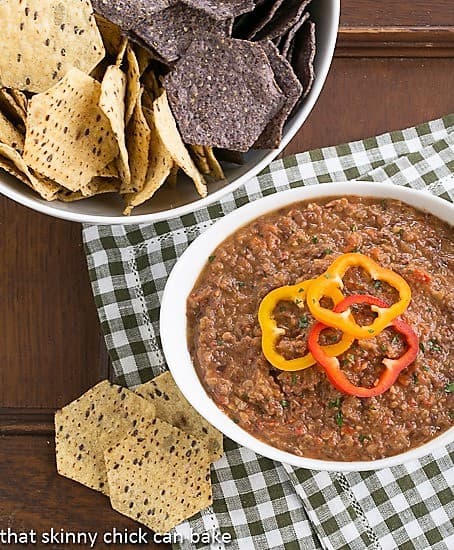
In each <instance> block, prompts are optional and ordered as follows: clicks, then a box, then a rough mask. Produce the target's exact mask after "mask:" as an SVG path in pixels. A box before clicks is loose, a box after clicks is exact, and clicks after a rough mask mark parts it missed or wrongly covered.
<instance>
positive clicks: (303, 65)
mask: <svg viewBox="0 0 454 550" xmlns="http://www.w3.org/2000/svg"><path fill="white" fill-rule="evenodd" d="M294 42H295V47H294V50H293V55H292V59H291V63H292V67H293V70H294V71H295V74H296V76H297V77H298V79H299V81H300V82H301V84H302V85H303V88H304V91H303V95H302V96H301V99H304V98H305V97H306V96H307V94H308V93H309V92H310V90H311V88H312V84H313V83H314V80H315V70H314V58H315V53H316V42H315V23H314V22H313V21H310V20H309V21H306V22H305V23H304V25H303V26H302V27H301V29H300V30H299V31H298V32H297V33H296V35H295V41H294Z"/></svg>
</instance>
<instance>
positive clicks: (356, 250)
mask: <svg viewBox="0 0 454 550" xmlns="http://www.w3.org/2000/svg"><path fill="white" fill-rule="evenodd" d="M360 250H361V247H359V246H355V248H354V249H353V250H352V252H359V251H360Z"/></svg>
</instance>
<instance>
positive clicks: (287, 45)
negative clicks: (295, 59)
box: [279, 11, 310, 59]
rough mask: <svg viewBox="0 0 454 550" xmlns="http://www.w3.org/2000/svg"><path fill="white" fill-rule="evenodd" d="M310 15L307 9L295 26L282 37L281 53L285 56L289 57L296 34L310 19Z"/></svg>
mask: <svg viewBox="0 0 454 550" xmlns="http://www.w3.org/2000/svg"><path fill="white" fill-rule="evenodd" d="M309 17H310V14H309V12H307V11H306V12H305V13H303V15H302V16H301V17H300V19H299V21H297V23H295V25H293V27H292V28H291V29H290V30H289V31H288V33H287V34H286V35H285V36H284V37H282V39H281V40H280V44H279V51H280V52H281V55H283V56H284V57H287V56H288V55H289V52H290V50H291V48H292V45H293V43H294V42H293V39H294V38H295V34H296V33H297V32H298V31H299V30H300V28H301V27H302V26H303V25H304V23H305V22H306V21H307V20H308V19H309ZM287 59H288V57H287Z"/></svg>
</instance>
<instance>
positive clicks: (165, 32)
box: [132, 2, 232, 65]
mask: <svg viewBox="0 0 454 550" xmlns="http://www.w3.org/2000/svg"><path fill="white" fill-rule="evenodd" d="M231 24H232V21H231V19H225V20H221V21H219V20H217V19H214V18H212V17H210V16H209V15H208V14H207V13H206V12H204V11H202V10H198V9H194V8H190V7H189V6H186V5H184V4H183V3H181V2H178V3H176V4H175V5H172V6H170V7H168V8H166V9H164V10H162V11H159V12H157V13H154V14H153V15H152V16H151V17H149V18H148V19H147V20H144V21H139V22H138V23H137V25H136V26H135V27H134V29H133V33H134V36H136V37H138V38H139V39H140V40H141V42H142V45H146V46H147V47H148V48H151V50H152V51H153V52H156V54H157V56H158V59H159V60H160V61H162V62H164V63H166V64H168V65H169V64H172V63H174V62H175V61H177V60H178V59H179V58H180V56H181V55H182V54H183V53H184V52H185V51H186V49H187V48H188V46H189V45H190V43H191V42H192V41H193V40H194V39H195V38H197V37H200V36H202V35H205V34H206V33H219V34H221V35H223V36H228V35H230V32H231ZM132 38H133V37H132Z"/></svg>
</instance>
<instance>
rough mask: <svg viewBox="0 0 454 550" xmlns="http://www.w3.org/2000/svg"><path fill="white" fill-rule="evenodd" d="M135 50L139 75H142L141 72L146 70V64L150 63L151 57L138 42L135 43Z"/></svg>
mask: <svg viewBox="0 0 454 550" xmlns="http://www.w3.org/2000/svg"><path fill="white" fill-rule="evenodd" d="M135 52H136V58H137V65H138V67H139V74H140V76H142V75H143V73H144V72H145V71H146V69H147V67H148V65H149V64H150V63H151V59H152V57H151V55H150V53H149V52H147V50H146V49H145V48H142V46H139V45H138V44H136V45H135Z"/></svg>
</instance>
